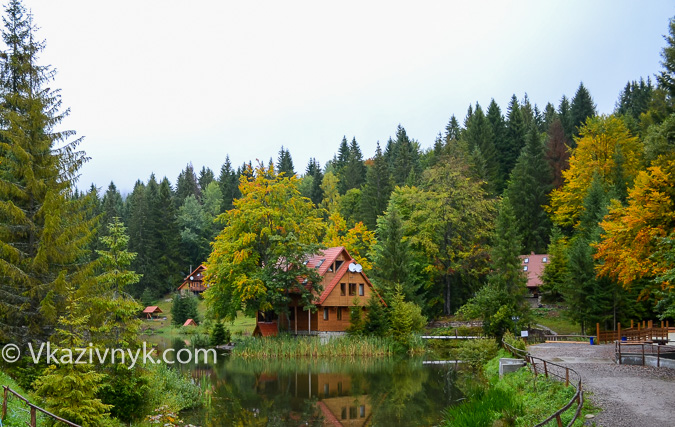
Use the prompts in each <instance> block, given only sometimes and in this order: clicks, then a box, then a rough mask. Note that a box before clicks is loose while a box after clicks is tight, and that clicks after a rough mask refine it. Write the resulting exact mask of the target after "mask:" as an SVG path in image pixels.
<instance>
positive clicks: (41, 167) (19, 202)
mask: <svg viewBox="0 0 675 427" xmlns="http://www.w3.org/2000/svg"><path fill="white" fill-rule="evenodd" d="M3 21H4V29H3V30H2V38H3V40H4V41H5V45H6V46H7V49H6V50H5V51H4V52H2V54H1V55H0V69H1V70H2V73H0V123H1V126H0V341H5V340H7V341H10V340H11V341H12V342H15V343H18V344H21V343H25V342H27V341H28V340H29V339H42V340H44V339H47V338H48V336H49V335H50V334H51V332H52V331H53V325H54V323H55V321H56V319H57V318H58V315H59V314H60V313H61V312H62V311H63V308H64V303H63V301H64V296H63V292H64V286H65V283H69V284H71V285H72V286H79V285H80V284H81V283H82V281H83V280H84V279H85V275H83V274H82V273H83V271H84V270H86V269H87V268H89V267H90V264H88V263H87V262H86V259H87V257H88V254H87V253H86V252H87V250H88V245H89V243H90V242H91V240H92V237H93V234H92V230H93V229H95V227H96V219H95V218H91V216H90V215H89V213H90V212H89V211H90V210H91V204H90V198H91V197H94V195H93V193H89V194H88V195H87V196H85V197H82V198H74V197H73V196H74V181H75V180H76V179H77V176H78V173H79V170H80V167H81V166H82V165H83V164H84V163H85V162H86V161H87V160H88V158H87V157H86V156H85V154H84V152H82V151H79V150H78V145H79V143H80V141H81V140H80V139H75V140H69V138H70V137H72V136H73V135H74V132H73V131H59V130H57V129H56V128H57V127H58V126H59V125H60V123H61V121H62V120H63V119H64V118H65V117H66V116H67V114H68V111H67V110H66V111H65V112H62V111H60V110H61V98H60V94H59V91H58V90H52V89H50V88H49V87H47V86H48V85H49V83H50V82H51V81H52V80H53V77H54V72H53V70H51V69H50V67H48V66H43V65H39V64H38V55H39V54H40V52H42V50H43V48H44V43H43V42H39V41H37V40H36V34H35V32H36V28H35V26H34V25H33V23H32V18H31V17H30V15H28V14H27V13H26V9H25V7H24V6H23V4H22V3H21V2H20V1H17V0H12V1H10V2H9V4H8V5H7V6H6V7H5V16H4V17H3Z"/></svg>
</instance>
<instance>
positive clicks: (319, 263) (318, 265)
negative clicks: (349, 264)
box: [314, 258, 326, 268]
mask: <svg viewBox="0 0 675 427" xmlns="http://www.w3.org/2000/svg"><path fill="white" fill-rule="evenodd" d="M325 260H326V259H325V258H324V259H322V260H320V261H319V262H318V263H316V266H315V267H314V268H319V267H321V264H323V262H324V261H325Z"/></svg>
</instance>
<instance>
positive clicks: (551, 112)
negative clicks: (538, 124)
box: [542, 102, 558, 132]
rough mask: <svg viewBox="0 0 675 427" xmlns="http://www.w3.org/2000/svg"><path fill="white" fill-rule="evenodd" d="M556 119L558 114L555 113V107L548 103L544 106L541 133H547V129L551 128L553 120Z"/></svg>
mask: <svg viewBox="0 0 675 427" xmlns="http://www.w3.org/2000/svg"><path fill="white" fill-rule="evenodd" d="M557 118H558V113H557V112H556V111H555V107H554V106H553V104H551V103H550V102H549V103H547V104H546V108H544V114H543V120H544V123H543V126H544V128H543V130H542V132H548V131H549V128H550V127H551V124H552V123H553V121H554V120H555V119H557Z"/></svg>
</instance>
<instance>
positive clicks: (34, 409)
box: [0, 385, 80, 427]
mask: <svg viewBox="0 0 675 427" xmlns="http://www.w3.org/2000/svg"><path fill="white" fill-rule="evenodd" d="M2 388H3V396H2V414H0V415H1V418H0V419H1V420H2V421H5V419H6V418H7V402H8V400H9V397H10V395H14V396H15V397H17V398H18V399H19V400H21V401H22V402H23V403H25V404H26V405H27V406H28V407H29V408H30V423H27V424H28V425H29V426H30V427H37V413H38V412H42V413H43V414H45V415H46V416H48V417H50V418H52V419H54V420H56V421H60V422H62V423H63V424H65V425H67V426H70V427H80V426H79V425H77V424H75V423H71V422H70V421H68V420H64V419H63V418H61V417H57V416H56V415H54V414H52V413H51V412H48V411H45V410H44V409H42V408H40V407H38V406H35V405H33V404H32V403H30V402H29V401H28V399H26V398H25V397H23V396H21V395H20V394H19V393H17V392H15V391H14V390H12V389H11V388H9V387H7V386H4V385H3V386H2Z"/></svg>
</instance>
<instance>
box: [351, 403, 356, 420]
mask: <svg viewBox="0 0 675 427" xmlns="http://www.w3.org/2000/svg"><path fill="white" fill-rule="evenodd" d="M349 419H350V420H355V419H356V406H350V407H349Z"/></svg>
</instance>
